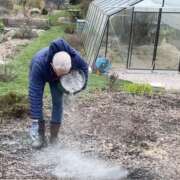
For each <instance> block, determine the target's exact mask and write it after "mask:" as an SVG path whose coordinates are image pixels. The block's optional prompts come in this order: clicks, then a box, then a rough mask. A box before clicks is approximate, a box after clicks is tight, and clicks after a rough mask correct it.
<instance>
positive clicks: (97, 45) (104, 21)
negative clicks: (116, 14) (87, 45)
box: [90, 15, 108, 65]
mask: <svg viewBox="0 0 180 180" xmlns="http://www.w3.org/2000/svg"><path fill="white" fill-rule="evenodd" d="M107 20H108V17H107V16H105V15H103V19H102V22H101V24H100V29H99V31H98V33H97V36H96V41H95V46H94V49H93V54H92V56H91V57H90V64H91V65H92V64H93V62H94V60H95V59H96V57H97V55H98V51H99V48H100V44H101V41H102V38H103V35H104V31H105V28H106V24H107Z"/></svg>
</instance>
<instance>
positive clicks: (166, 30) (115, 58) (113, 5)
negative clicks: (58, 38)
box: [81, 0, 180, 71]
mask: <svg viewBox="0 0 180 180" xmlns="http://www.w3.org/2000/svg"><path fill="white" fill-rule="evenodd" d="M81 37H82V41H83V45H84V50H85V54H86V55H85V56H86V59H87V62H88V64H89V65H90V66H92V67H93V65H94V63H95V61H96V59H97V58H98V57H106V58H107V59H109V60H110V61H111V62H112V65H113V68H115V69H117V70H118V69H143V70H175V71H180V2H178V0H173V1H172V0H95V1H93V2H92V3H91V4H90V6H89V10H88V13H87V17H86V23H85V26H84V28H83V32H82V35H81Z"/></svg>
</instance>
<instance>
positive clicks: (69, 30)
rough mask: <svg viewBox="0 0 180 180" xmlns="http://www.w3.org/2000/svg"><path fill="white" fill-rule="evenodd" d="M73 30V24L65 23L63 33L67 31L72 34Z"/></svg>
mask: <svg viewBox="0 0 180 180" xmlns="http://www.w3.org/2000/svg"><path fill="white" fill-rule="evenodd" d="M74 32H75V26H74V25H72V24H70V25H67V26H66V28H65V33H68V34H73V33H74Z"/></svg>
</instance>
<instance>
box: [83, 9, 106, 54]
mask: <svg viewBox="0 0 180 180" xmlns="http://www.w3.org/2000/svg"><path fill="white" fill-rule="evenodd" d="M102 17H103V14H102V13H100V12H98V13H97V15H96V20H95V22H94V25H93V28H92V29H91V34H90V35H89V36H90V38H89V42H88V44H89V46H88V53H87V56H88V57H90V56H91V54H92V53H93V52H92V50H93V47H94V43H95V40H96V38H97V35H98V34H97V32H98V29H99V27H100V25H101V19H102Z"/></svg>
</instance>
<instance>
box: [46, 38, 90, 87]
mask: <svg viewBox="0 0 180 180" xmlns="http://www.w3.org/2000/svg"><path fill="white" fill-rule="evenodd" d="M59 51H66V52H67V53H68V54H70V56H71V59H72V68H74V69H78V70H82V71H83V72H84V74H85V77H86V84H87V80H88V65H87V63H86V62H85V61H84V59H83V58H82V57H81V56H80V53H79V52H78V51H76V50H75V49H74V48H72V47H71V46H70V45H69V44H68V43H67V42H66V41H65V40H63V39H57V40H55V41H53V42H52V43H51V44H50V47H49V55H48V59H49V60H50V59H53V56H54V54H55V53H57V52H59ZM85 86H86V85H85ZM84 88H85V87H84Z"/></svg>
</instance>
